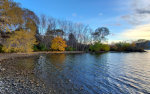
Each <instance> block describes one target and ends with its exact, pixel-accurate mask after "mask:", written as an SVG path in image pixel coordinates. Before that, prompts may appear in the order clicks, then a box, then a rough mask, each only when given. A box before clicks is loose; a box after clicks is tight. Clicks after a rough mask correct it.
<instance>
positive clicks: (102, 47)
mask: <svg viewBox="0 0 150 94" xmlns="http://www.w3.org/2000/svg"><path fill="white" fill-rule="evenodd" d="M89 50H90V51H93V52H98V51H109V50H110V47H109V45H107V44H102V43H100V42H96V43H95V44H94V45H90V47H89Z"/></svg>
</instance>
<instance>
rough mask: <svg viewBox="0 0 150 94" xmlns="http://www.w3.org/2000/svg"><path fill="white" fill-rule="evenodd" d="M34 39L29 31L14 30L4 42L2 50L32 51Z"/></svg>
mask: <svg viewBox="0 0 150 94" xmlns="http://www.w3.org/2000/svg"><path fill="white" fill-rule="evenodd" d="M34 44H36V39H35V37H34V36H32V35H31V33H30V32H28V31H25V30H22V31H15V32H14V33H13V34H12V35H11V36H10V38H9V39H7V41H6V43H5V44H4V47H3V51H4V52H32V47H33V45H34Z"/></svg>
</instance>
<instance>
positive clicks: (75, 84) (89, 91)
mask: <svg viewBox="0 0 150 94" xmlns="http://www.w3.org/2000/svg"><path fill="white" fill-rule="evenodd" d="M13 66H15V68H18V70H26V71H28V70H33V71H34V74H32V75H33V76H35V77H36V78H38V79H40V80H41V81H42V82H44V84H45V86H46V88H47V89H49V88H52V89H53V90H55V93H58V94H62V93H65V94H102V93H105V94H106V93H109V94H110V93H112V94H122V93H123V94H129V93H130V94H131V93H132V94H139V93H140V94H141V93H144V94H147V93H150V52H146V53H113V52H109V53H103V54H89V53H85V54H48V55H46V54H42V55H40V56H38V57H34V58H26V59H18V60H17V61H16V62H15V63H14V65H13ZM29 75H31V74H29Z"/></svg>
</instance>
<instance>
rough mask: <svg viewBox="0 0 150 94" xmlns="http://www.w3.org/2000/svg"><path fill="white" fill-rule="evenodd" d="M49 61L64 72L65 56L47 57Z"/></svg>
mask: <svg viewBox="0 0 150 94" xmlns="http://www.w3.org/2000/svg"><path fill="white" fill-rule="evenodd" d="M46 58H47V60H48V61H49V62H50V63H51V64H53V65H54V66H55V67H56V68H57V69H59V70H62V69H63V65H64V63H65V60H66V55H65V54H49V55H47V56H46Z"/></svg>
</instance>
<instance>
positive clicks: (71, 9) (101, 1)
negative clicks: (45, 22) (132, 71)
mask: <svg viewBox="0 0 150 94" xmlns="http://www.w3.org/2000/svg"><path fill="white" fill-rule="evenodd" d="M14 1H16V2H19V3H21V6H22V7H24V8H28V9H30V10H32V11H34V12H35V13H36V14H37V15H41V14H46V15H47V16H52V17H54V18H58V19H66V20H71V21H73V22H81V23H84V24H88V25H90V26H91V27H92V28H93V29H96V28H97V27H102V26H106V27H108V28H109V29H110V31H111V33H112V34H113V35H111V36H109V39H110V41H120V40H135V39H140V38H145V39H149V38H147V37H145V35H147V34H149V35H150V33H149V32H150V31H149V32H148V33H147V32H144V35H142V37H140V35H136V34H137V32H141V31H137V30H136V29H140V30H141V29H142V31H143V30H146V31H147V29H148V30H149V29H150V28H146V29H145V27H148V26H149V22H150V12H149V11H150V10H148V9H150V1H149V0H14ZM141 6H143V7H141ZM144 6H145V7H144ZM137 10H140V12H139V13H138V12H137ZM141 11H142V12H141ZM144 12H147V13H144ZM148 21H149V22H148ZM130 32H131V33H132V34H133V35H130V34H129V33H130ZM145 33H146V34H145ZM142 34H143V33H142ZM135 35H136V36H135ZM143 36H144V37H143Z"/></svg>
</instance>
